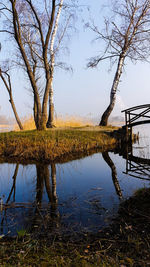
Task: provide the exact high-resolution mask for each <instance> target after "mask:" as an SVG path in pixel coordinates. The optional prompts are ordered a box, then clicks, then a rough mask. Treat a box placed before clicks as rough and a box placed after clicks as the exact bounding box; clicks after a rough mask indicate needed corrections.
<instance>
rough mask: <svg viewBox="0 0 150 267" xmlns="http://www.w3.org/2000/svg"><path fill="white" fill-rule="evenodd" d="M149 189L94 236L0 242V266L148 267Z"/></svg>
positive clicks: (21, 237) (28, 237)
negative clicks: (75, 238) (76, 238)
mask: <svg viewBox="0 0 150 267" xmlns="http://www.w3.org/2000/svg"><path fill="white" fill-rule="evenodd" d="M149 203H150V189H143V190H140V191H138V192H137V193H136V194H135V195H134V196H133V197H131V198H130V199H128V200H126V201H125V202H123V203H122V204H121V206H120V209H119V213H118V216H117V217H116V218H115V219H114V222H113V223H112V225H110V226H109V227H107V228H106V229H104V230H103V231H102V230H100V231H99V232H98V233H96V234H95V235H94V234H91V233H89V234H88V233H87V234H85V235H80V237H79V239H78V240H74V239H73V237H66V238H65V237H56V238H54V239H53V240H51V239H49V238H48V237H45V239H42V240H36V239H33V238H32V236H31V235H22V234H21V233H18V237H17V238H15V239H3V238H1V239H0V248H1V249H0V266H53V267H55V266H56V267H57V266H58V267H59V266H62V267H72V266H76V267H80V266H82V267H90V266H94V267H95V266H99V267H102V266H103V267H106V266H108V267H110V266H112V267H114V266H115V267H119V266H122V267H128V266H142V267H144V266H145V267H147V266H149V265H150V254H149V250H150V227H149V226H150V215H149V214H150V205H149Z"/></svg>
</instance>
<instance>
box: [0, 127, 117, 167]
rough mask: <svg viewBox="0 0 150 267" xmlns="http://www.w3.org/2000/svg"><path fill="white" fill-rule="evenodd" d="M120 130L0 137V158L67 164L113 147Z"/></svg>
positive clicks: (72, 130) (68, 130)
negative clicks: (80, 155)
mask: <svg viewBox="0 0 150 267" xmlns="http://www.w3.org/2000/svg"><path fill="white" fill-rule="evenodd" d="M115 129H116V127H78V128H71V127H70V128H69V127H68V128H55V129H51V130H47V131H36V130H32V131H22V132H8V133H1V134H0V157H1V158H3V159H5V160H11V159H13V160H21V161H26V160H35V161H46V162H50V161H64V160H66V159H67V158H68V157H70V158H71V159H72V158H73V157H76V156H78V155H79V154H84V153H87V151H92V150H94V149H102V150H106V149H108V148H112V147H113V146H114V145H115V144H116V142H117V140H116V139H115V138H114V137H113V136H112V132H113V131H114V130H115Z"/></svg>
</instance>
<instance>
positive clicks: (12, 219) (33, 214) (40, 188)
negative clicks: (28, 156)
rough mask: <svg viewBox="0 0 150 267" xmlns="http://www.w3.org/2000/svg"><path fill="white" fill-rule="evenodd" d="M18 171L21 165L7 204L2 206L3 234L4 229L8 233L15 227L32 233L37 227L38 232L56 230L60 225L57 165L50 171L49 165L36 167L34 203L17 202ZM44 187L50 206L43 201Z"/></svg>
mask: <svg viewBox="0 0 150 267" xmlns="http://www.w3.org/2000/svg"><path fill="white" fill-rule="evenodd" d="M18 170H19V164H16V167H15V171H14V175H13V177H12V179H13V184H12V187H11V190H10V193H9V195H8V198H7V200H6V202H5V203H3V205H2V210H1V233H3V232H4V227H5V228H7V232H9V230H10V229H12V228H13V227H15V230H16V229H18V228H22V227H23V228H25V229H29V230H30V231H31V232H32V231H35V232H36V231H37V227H38V231H40V230H42V229H43V228H45V229H47V228H52V227H55V228H56V227H57V226H58V225H59V213H58V212H57V195H56V166H55V164H54V163H53V164H51V165H50V169H49V165H43V164H37V165H36V172H37V184H36V197H35V202H34V203H17V202H15V201H16V199H15V198H16V179H17V174H18ZM50 170H51V172H50ZM44 187H45V189H46V193H47V196H48V200H49V203H48V204H47V202H44V201H43V195H44ZM15 225H16V226H15ZM17 225H19V226H17Z"/></svg>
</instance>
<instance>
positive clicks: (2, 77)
mask: <svg viewBox="0 0 150 267" xmlns="http://www.w3.org/2000/svg"><path fill="white" fill-rule="evenodd" d="M0 76H1V79H2V81H3V83H4V85H5V87H6V89H7V91H8V94H9V97H10V99H9V102H10V104H11V106H12V110H13V112H14V115H15V118H16V121H17V123H18V126H19V129H20V130H23V126H22V123H21V121H20V118H19V116H18V113H17V110H16V107H15V103H14V100H13V96H12V87H11V80H10V76H9V74H7V77H8V82H7V81H6V79H5V78H4V76H3V74H2V72H1V71H0Z"/></svg>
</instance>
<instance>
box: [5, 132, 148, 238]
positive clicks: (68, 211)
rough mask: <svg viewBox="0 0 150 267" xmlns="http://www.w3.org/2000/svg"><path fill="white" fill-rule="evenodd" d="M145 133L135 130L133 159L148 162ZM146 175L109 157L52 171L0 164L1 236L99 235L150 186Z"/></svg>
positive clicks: (141, 167)
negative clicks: (137, 134)
mask: <svg viewBox="0 0 150 267" xmlns="http://www.w3.org/2000/svg"><path fill="white" fill-rule="evenodd" d="M149 130H150V127H149V128H148V127H147V128H146V127H143V128H142V127H140V128H138V129H136V131H139V132H140V135H141V138H140V142H139V143H137V144H134V145H133V151H132V153H133V155H135V156H137V157H140V158H141V157H142V158H149V159H150V154H149V153H150V151H149V144H150V133H149ZM129 166H130V167H132V168H130V169H129V168H128V167H129ZM133 166H134V167H133ZM144 168H146V171H145V169H144ZM148 169H149V164H146V165H145V164H144V165H142V164H141V163H138V164H137V163H135V162H132V161H131V160H130V162H127V160H126V159H125V158H123V157H122V156H119V154H115V153H113V152H108V153H107V152H105V153H97V154H94V155H92V156H89V157H86V158H83V159H80V160H75V161H72V162H68V163H65V164H56V165H55V164H51V165H43V164H36V165H35V164H34V165H33V164H32V165H21V164H7V163H5V164H0V235H2V234H4V235H16V233H17V231H19V230H21V229H26V230H27V231H28V232H35V233H37V234H39V233H44V232H46V233H49V234H51V233H54V234H55V233H59V232H61V233H71V232H72V231H73V232H87V231H91V232H96V231H101V229H102V228H103V227H104V226H106V225H108V224H109V223H110V222H111V221H112V219H113V217H114V216H115V215H116V214H117V211H118V208H119V204H120V202H121V201H123V200H125V199H127V198H129V197H130V196H132V195H133V193H134V192H135V191H136V190H137V189H139V188H142V187H149V186H150V171H149V170H148Z"/></svg>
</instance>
